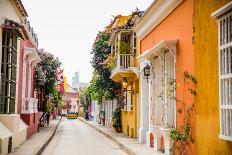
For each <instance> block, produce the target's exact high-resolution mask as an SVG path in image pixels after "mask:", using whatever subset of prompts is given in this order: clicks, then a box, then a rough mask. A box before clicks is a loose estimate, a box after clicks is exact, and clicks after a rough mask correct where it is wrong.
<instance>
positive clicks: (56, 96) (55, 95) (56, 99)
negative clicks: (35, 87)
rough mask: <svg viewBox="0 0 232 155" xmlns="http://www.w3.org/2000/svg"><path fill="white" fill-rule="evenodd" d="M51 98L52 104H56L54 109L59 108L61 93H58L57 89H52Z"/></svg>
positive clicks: (60, 105)
mask: <svg viewBox="0 0 232 155" xmlns="http://www.w3.org/2000/svg"><path fill="white" fill-rule="evenodd" d="M52 96H53V99H54V102H55V104H56V107H58V108H61V107H62V97H63V95H62V94H61V93H59V92H58V90H57V89H54V90H53V91H52Z"/></svg>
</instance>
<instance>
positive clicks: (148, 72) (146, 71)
mask: <svg viewBox="0 0 232 155" xmlns="http://www.w3.org/2000/svg"><path fill="white" fill-rule="evenodd" d="M150 71H151V67H150V66H149V65H148V64H147V65H146V66H145V67H144V68H143V72H144V76H145V77H146V79H147V82H148V79H149V76H150V74H151V73H150Z"/></svg>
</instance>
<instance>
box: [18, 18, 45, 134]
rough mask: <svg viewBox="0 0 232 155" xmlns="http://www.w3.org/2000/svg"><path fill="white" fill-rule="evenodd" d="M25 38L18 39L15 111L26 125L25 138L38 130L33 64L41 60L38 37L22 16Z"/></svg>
mask: <svg viewBox="0 0 232 155" xmlns="http://www.w3.org/2000/svg"><path fill="white" fill-rule="evenodd" d="M22 25H23V29H24V31H25V34H26V35H27V36H26V37H27V38H26V39H24V40H21V41H20V54H19V55H20V56H19V73H18V76H19V81H22V82H19V84H18V103H19V104H18V107H17V113H18V114H20V117H21V119H22V120H23V121H24V122H25V123H26V124H27V125H28V128H27V138H28V137H30V136H31V135H33V134H34V133H35V132H37V131H38V123H39V114H38V107H37V104H38V96H37V93H36V91H35V89H34V79H35V66H36V64H37V63H38V62H40V61H41V59H40V57H39V55H38V53H37V51H38V39H37V36H36V34H35V33H34V31H33V28H32V27H31V26H30V22H29V21H27V19H26V18H24V21H23V23H22Z"/></svg>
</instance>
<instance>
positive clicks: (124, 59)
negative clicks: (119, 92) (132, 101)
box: [110, 54, 138, 82]
mask: <svg viewBox="0 0 232 155" xmlns="http://www.w3.org/2000/svg"><path fill="white" fill-rule="evenodd" d="M137 74H138V67H136V65H135V56H134V54H118V56H117V58H116V67H115V68H114V69H113V70H112V71H111V76H110V78H111V79H112V80H113V81H115V82H120V81H121V80H122V78H124V77H127V78H130V77H134V76H135V75H137Z"/></svg>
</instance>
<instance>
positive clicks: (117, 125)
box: [112, 107, 122, 131]
mask: <svg viewBox="0 0 232 155" xmlns="http://www.w3.org/2000/svg"><path fill="white" fill-rule="evenodd" d="M112 126H113V128H114V129H115V130H116V131H119V130H121V127H122V124H121V108H120V107H118V108H117V109H115V111H114V113H113V117H112Z"/></svg>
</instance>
